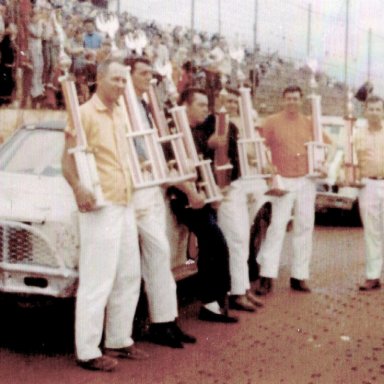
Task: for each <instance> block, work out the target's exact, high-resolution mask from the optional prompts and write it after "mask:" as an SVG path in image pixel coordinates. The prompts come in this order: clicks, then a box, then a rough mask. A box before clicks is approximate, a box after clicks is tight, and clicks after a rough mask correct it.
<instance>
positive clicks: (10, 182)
mask: <svg viewBox="0 0 384 384" xmlns="http://www.w3.org/2000/svg"><path fill="white" fill-rule="evenodd" d="M75 210H76V204H75V201H74V198H73V194H72V191H71V189H70V187H69V185H68V184H67V182H66V181H65V179H64V178H63V177H62V176H56V177H47V176H36V175H28V174H17V173H7V172H0V220H13V221H22V222H36V223H37V222H40V223H42V222H45V221H47V220H53V221H69V220H70V215H71V212H73V211H75Z"/></svg>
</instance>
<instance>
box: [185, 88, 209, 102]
mask: <svg viewBox="0 0 384 384" xmlns="http://www.w3.org/2000/svg"><path fill="white" fill-rule="evenodd" d="M196 93H200V94H202V95H205V96H207V97H208V95H207V92H205V90H204V89H203V88H197V87H194V88H187V89H184V91H183V92H181V94H180V96H179V101H178V104H179V105H183V104H188V105H189V104H192V102H193V98H194V96H195V94H196Z"/></svg>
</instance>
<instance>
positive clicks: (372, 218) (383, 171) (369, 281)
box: [353, 96, 384, 291]
mask: <svg viewBox="0 0 384 384" xmlns="http://www.w3.org/2000/svg"><path fill="white" fill-rule="evenodd" d="M383 117H384V101H383V99H381V98H379V97H377V96H368V98H367V100H366V106H365V118H366V120H367V125H366V126H365V127H361V128H360V129H359V130H357V131H356V134H355V137H354V140H353V146H354V149H355V153H356V157H357V166H358V173H359V177H360V178H361V179H362V182H363V185H364V187H363V188H362V189H361V190H360V193H359V207H360V216H361V219H362V221H363V226H364V241H365V257H366V266H365V276H366V280H365V283H364V284H363V285H361V286H360V287H359V289H360V290H361V291H371V290H375V289H379V288H380V287H381V283H380V275H381V270H382V266H383V235H384V234H383V221H384V218H383V215H384V211H383V209H384V129H383Z"/></svg>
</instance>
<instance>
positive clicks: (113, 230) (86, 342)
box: [75, 204, 141, 360]
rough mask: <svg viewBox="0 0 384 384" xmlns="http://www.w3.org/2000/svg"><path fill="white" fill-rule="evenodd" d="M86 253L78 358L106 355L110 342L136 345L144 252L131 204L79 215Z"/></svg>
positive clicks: (78, 308)
mask: <svg viewBox="0 0 384 384" xmlns="http://www.w3.org/2000/svg"><path fill="white" fill-rule="evenodd" d="M79 222H80V223H79V224H80V240H81V252H80V260H79V289H78V291H77V300H76V321H75V333H76V335H75V340H76V352H77V358H78V359H80V360H89V359H94V358H96V357H99V356H101V351H100V349H99V344H100V342H101V337H102V333H103V325H104V317H105V327H106V329H105V346H106V347H108V348H121V347H125V346H129V345H132V344H133V340H132V338H131V334H132V324H133V318H134V315H135V311H136V306H137V301H138V299H139V294H140V280H141V276H140V253H139V244H138V235H137V228H136V220H135V215H134V211H133V206H132V204H130V205H128V206H117V205H110V206H107V207H104V208H102V209H100V210H98V211H95V212H89V213H80V214H79ZM104 314H105V316H104Z"/></svg>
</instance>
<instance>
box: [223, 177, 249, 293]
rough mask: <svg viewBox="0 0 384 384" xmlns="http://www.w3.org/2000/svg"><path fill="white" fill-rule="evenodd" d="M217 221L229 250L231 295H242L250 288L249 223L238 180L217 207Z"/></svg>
mask: <svg viewBox="0 0 384 384" xmlns="http://www.w3.org/2000/svg"><path fill="white" fill-rule="evenodd" d="M217 219H218V220H217V221H218V224H219V226H220V228H221V230H222V232H223V234H224V237H225V239H226V241H227V244H228V249H229V273H230V276H231V294H232V295H244V294H245V292H246V290H247V289H249V287H250V284H249V273H248V254H249V237H250V223H249V216H248V207H247V198H246V194H245V192H244V189H243V187H242V183H241V181H240V180H236V181H234V182H232V183H231V185H230V187H229V189H228V191H227V193H226V195H225V197H224V199H223V201H222V202H221V203H220V205H219V209H218V211H217Z"/></svg>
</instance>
